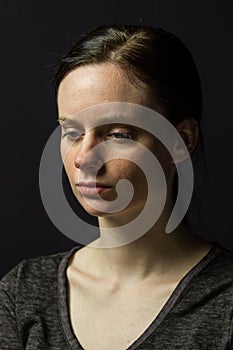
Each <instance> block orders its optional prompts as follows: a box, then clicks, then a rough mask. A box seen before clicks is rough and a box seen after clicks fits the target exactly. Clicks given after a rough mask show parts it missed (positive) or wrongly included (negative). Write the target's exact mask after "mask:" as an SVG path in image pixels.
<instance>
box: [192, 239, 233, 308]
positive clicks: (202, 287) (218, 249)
mask: <svg viewBox="0 0 233 350" xmlns="http://www.w3.org/2000/svg"><path fill="white" fill-rule="evenodd" d="M214 243H215V244H214V248H213V249H212V252H209V254H207V256H206V257H205V258H204V259H203V260H202V261H201V262H200V263H199V265H200V266H199V272H198V273H196V274H194V276H193V278H192V279H191V282H190V283H189V284H188V285H187V291H188V292H189V293H191V294H192V295H193V294H195V295H200V296H205V295H208V297H209V298H210V299H211V296H212V297H213V298H216V297H219V300H220V301H222V300H223V299H222V298H224V300H228V301H229V302H230V304H231V305H232V306H233V253H232V252H231V251H229V250H228V249H226V248H224V247H223V246H222V245H220V244H219V243H216V242H214ZM201 265H202V267H201ZM194 270H195V269H194ZM192 297H193V296H192Z"/></svg>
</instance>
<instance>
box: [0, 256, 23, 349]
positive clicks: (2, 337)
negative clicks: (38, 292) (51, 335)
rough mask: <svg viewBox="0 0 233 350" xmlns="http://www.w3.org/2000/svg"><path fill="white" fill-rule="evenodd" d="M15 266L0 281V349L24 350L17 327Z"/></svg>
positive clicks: (16, 270) (16, 268)
mask: <svg viewBox="0 0 233 350" xmlns="http://www.w3.org/2000/svg"><path fill="white" fill-rule="evenodd" d="M19 265H20V263H19V264H18V265H16V266H15V267H14V268H13V269H12V270H11V271H10V272H8V273H7V274H6V275H5V276H4V277H3V278H2V279H1V280H0V349H1V350H24V347H23V343H22V340H21V337H20V333H19V331H18V327H17V317H16V306H17V275H18V269H19Z"/></svg>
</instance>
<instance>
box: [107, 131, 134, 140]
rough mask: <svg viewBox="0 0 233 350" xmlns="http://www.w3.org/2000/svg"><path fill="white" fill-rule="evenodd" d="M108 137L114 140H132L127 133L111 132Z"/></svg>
mask: <svg viewBox="0 0 233 350" xmlns="http://www.w3.org/2000/svg"><path fill="white" fill-rule="evenodd" d="M108 137H112V138H115V139H126V140H131V139H132V135H130V134H129V133H127V132H112V133H111V134H109V135H108Z"/></svg>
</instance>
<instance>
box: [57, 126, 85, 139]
mask: <svg viewBox="0 0 233 350" xmlns="http://www.w3.org/2000/svg"><path fill="white" fill-rule="evenodd" d="M82 135H83V133H82V132H81V131H79V130H68V129H65V130H64V131H63V134H62V138H65V137H66V138H67V139H68V140H69V141H75V140H77V139H79V138H80V137H81V136H82Z"/></svg>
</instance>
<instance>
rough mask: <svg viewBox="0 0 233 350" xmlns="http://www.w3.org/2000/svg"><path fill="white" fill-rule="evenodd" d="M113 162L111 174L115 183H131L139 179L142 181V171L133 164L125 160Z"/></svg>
mask: <svg viewBox="0 0 233 350" xmlns="http://www.w3.org/2000/svg"><path fill="white" fill-rule="evenodd" d="M113 162H114V166H112V173H113V176H114V177H115V178H116V180H117V181H119V180H121V179H129V180H130V181H131V182H137V181H138V180H139V179H140V180H142V179H143V171H142V170H141V169H140V168H139V166H137V165H136V164H135V163H134V162H130V161H129V160H126V159H125V160H124V159H119V160H114V161H113ZM109 165H110V164H109Z"/></svg>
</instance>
